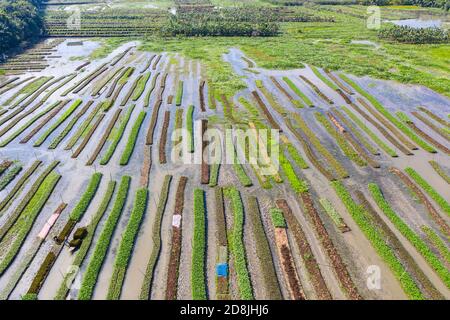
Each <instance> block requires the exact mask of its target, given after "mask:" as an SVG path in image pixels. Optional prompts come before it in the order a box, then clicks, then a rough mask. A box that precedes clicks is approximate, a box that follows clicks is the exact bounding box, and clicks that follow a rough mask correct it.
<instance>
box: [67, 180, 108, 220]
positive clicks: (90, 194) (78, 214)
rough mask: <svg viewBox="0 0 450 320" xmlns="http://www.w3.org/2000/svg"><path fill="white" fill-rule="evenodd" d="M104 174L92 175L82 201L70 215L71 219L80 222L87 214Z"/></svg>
mask: <svg viewBox="0 0 450 320" xmlns="http://www.w3.org/2000/svg"><path fill="white" fill-rule="evenodd" d="M102 176H103V175H102V174H101V173H100V172H96V173H94V174H93V175H92V177H91V180H90V181H89V184H88V186H87V188H86V191H85V192H84V193H83V195H82V196H81V199H80V201H78V203H77V205H76V206H75V208H74V209H73V210H72V212H71V213H70V219H72V220H75V221H80V220H81V218H82V217H83V215H84V214H85V212H86V211H87V209H88V207H89V205H90V204H91V201H92V199H93V198H94V196H95V193H96V192H97V189H98V186H99V185H100V181H101V180H102Z"/></svg>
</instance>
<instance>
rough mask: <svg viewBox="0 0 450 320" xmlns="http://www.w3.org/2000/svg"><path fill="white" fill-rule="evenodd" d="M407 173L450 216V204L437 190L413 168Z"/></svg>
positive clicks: (407, 170)
mask: <svg viewBox="0 0 450 320" xmlns="http://www.w3.org/2000/svg"><path fill="white" fill-rule="evenodd" d="M405 172H406V173H407V174H408V175H409V176H410V177H411V178H412V179H413V180H414V181H415V182H416V183H417V184H418V185H419V186H420V187H421V188H422V189H423V190H425V192H426V193H427V194H428V195H429V196H430V197H431V198H433V200H434V201H436V203H437V204H438V205H439V207H441V209H442V210H443V211H444V212H445V213H446V214H447V215H448V216H450V204H449V203H448V202H447V200H445V198H444V197H443V196H441V195H440V194H439V193H438V192H437V191H436V189H434V188H433V187H432V186H431V185H430V184H429V183H428V182H427V181H426V180H425V179H424V178H423V177H422V176H421V175H420V174H419V173H417V171H416V170H414V169H413V168H411V167H408V168H406V169H405Z"/></svg>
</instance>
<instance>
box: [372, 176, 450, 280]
mask: <svg viewBox="0 0 450 320" xmlns="http://www.w3.org/2000/svg"><path fill="white" fill-rule="evenodd" d="M368 188H369V191H370V193H371V195H372V197H373V199H374V201H375V202H376V204H377V205H378V207H379V208H380V209H381V211H382V212H383V213H384V214H385V215H386V216H387V217H388V219H389V220H390V221H391V223H392V224H393V225H394V226H395V227H396V228H397V229H398V231H400V233H401V234H402V235H403V236H404V237H405V238H406V239H408V241H409V242H410V243H411V244H412V245H413V246H414V247H415V248H416V250H417V251H418V252H419V253H420V254H421V255H422V256H423V258H424V259H425V260H426V261H427V263H428V264H429V265H430V267H431V268H432V269H433V270H434V271H435V272H436V274H437V275H438V276H439V277H440V278H441V280H442V281H443V282H444V284H445V285H446V286H447V288H450V271H449V270H448V269H447V268H446V267H445V266H444V265H443V264H442V263H441V261H440V260H439V259H438V257H437V256H436V255H435V254H434V253H433V252H432V251H431V249H430V248H429V247H428V245H427V244H426V243H425V241H423V240H422V238H420V236H419V235H418V234H417V233H416V232H415V231H414V230H412V229H411V228H410V227H409V226H408V225H407V224H406V223H405V222H404V221H403V219H402V218H400V216H399V215H398V213H396V212H395V211H394V210H393V209H392V207H391V205H390V204H389V203H388V202H387V200H386V199H385V197H384V195H383V192H382V191H381V189H380V187H379V186H378V185H376V184H375V183H370V184H369V186H368Z"/></svg>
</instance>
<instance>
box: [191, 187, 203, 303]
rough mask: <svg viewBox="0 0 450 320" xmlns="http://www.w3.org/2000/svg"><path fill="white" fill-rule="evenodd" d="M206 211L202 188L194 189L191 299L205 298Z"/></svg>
mask: <svg viewBox="0 0 450 320" xmlns="http://www.w3.org/2000/svg"><path fill="white" fill-rule="evenodd" d="M205 251H206V213H205V195H204V192H203V190H202V189H194V237H193V243H192V273H191V285H192V299H194V300H206V299H207V296H206V277H205V259H206V257H205Z"/></svg>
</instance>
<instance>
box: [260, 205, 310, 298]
mask: <svg viewBox="0 0 450 320" xmlns="http://www.w3.org/2000/svg"><path fill="white" fill-rule="evenodd" d="M269 213H270V218H271V222H272V226H273V228H274V241H275V244H276V247H277V254H278V258H279V259H280V262H281V266H282V270H283V275H284V278H285V281H286V284H287V285H288V288H289V296H290V298H291V299H292V300H305V299H306V296H305V293H304V291H303V288H302V285H301V283H300V278H299V275H298V273H297V269H296V267H295V263H294V259H293V257H292V252H291V247H290V245H289V239H288V235H287V230H286V228H287V224H286V221H285V219H284V215H283V211H282V210H280V209H276V208H271V209H270V212H269Z"/></svg>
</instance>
